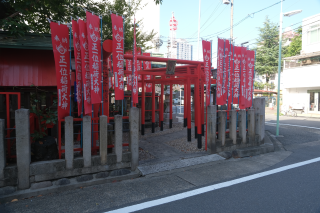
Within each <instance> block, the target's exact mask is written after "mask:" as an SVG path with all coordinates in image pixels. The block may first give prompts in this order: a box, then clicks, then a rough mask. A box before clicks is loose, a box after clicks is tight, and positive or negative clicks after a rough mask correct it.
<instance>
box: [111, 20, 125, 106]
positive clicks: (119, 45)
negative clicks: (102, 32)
mask: <svg viewBox="0 0 320 213" xmlns="http://www.w3.org/2000/svg"><path fill="white" fill-rule="evenodd" d="M111 20H112V36H113V39H112V43H113V45H112V53H113V57H112V58H113V73H114V83H115V90H114V92H115V99H116V100H123V98H124V92H123V91H124V83H123V50H124V43H123V19H122V16H117V15H116V14H111Z"/></svg>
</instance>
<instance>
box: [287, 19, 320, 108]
mask: <svg viewBox="0 0 320 213" xmlns="http://www.w3.org/2000/svg"><path fill="white" fill-rule="evenodd" d="M319 79H320V14H317V15H314V16H311V17H308V18H305V19H303V21H302V50H301V54H300V55H297V56H292V57H287V58H284V69H283V78H282V80H283V87H282V88H284V90H283V106H285V107H289V106H291V107H292V108H299V107H300V108H302V107H303V108H304V111H305V112H306V113H319V114H320V81H319Z"/></svg>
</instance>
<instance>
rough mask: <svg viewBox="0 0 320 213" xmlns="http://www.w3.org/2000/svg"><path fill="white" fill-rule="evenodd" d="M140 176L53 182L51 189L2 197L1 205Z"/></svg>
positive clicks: (32, 190)
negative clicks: (16, 200)
mask: <svg viewBox="0 0 320 213" xmlns="http://www.w3.org/2000/svg"><path fill="white" fill-rule="evenodd" d="M98 174H99V173H98ZM91 175H92V174H91ZM139 176H141V173H140V171H139V170H135V171H133V172H131V173H129V174H126V175H121V176H114V177H110V176H108V177H106V178H96V175H94V177H93V178H92V179H91V180H88V181H86V182H78V181H77V180H76V179H77V177H75V178H70V179H69V180H70V184H68V185H57V184H56V182H57V181H58V180H57V181H53V182H52V185H51V186H49V187H45V188H40V189H31V188H29V189H25V190H19V191H16V192H14V193H12V194H7V195H3V196H0V203H4V202H10V201H12V200H13V199H23V198H29V197H35V196H38V195H45V194H50V193H54V192H61V191H66V190H70V189H76V188H80V187H86V186H92V185H98V184H103V183H110V182H116V181H122V180H128V179H133V178H137V177H139ZM40 183H41V182H40Z"/></svg>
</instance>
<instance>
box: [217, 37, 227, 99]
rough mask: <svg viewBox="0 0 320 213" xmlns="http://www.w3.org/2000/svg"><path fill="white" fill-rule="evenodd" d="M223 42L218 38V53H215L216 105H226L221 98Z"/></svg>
mask: <svg viewBox="0 0 320 213" xmlns="http://www.w3.org/2000/svg"><path fill="white" fill-rule="evenodd" d="M224 52H225V51H224V40H223V39H220V38H218V52H217V81H216V82H217V92H216V94H217V105H224V104H226V103H227V102H226V99H225V98H223V88H222V86H223V77H224V76H223V67H224V65H223V63H224Z"/></svg>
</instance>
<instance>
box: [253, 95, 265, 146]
mask: <svg viewBox="0 0 320 213" xmlns="http://www.w3.org/2000/svg"><path fill="white" fill-rule="evenodd" d="M265 103H266V99H265V98H254V99H253V108H254V109H255V113H258V114H259V118H258V120H260V121H259V123H258V122H256V125H259V128H258V129H259V131H258V132H256V134H257V135H259V137H260V142H263V141H264V134H265V126H264V125H265V108H266V107H265Z"/></svg>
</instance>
